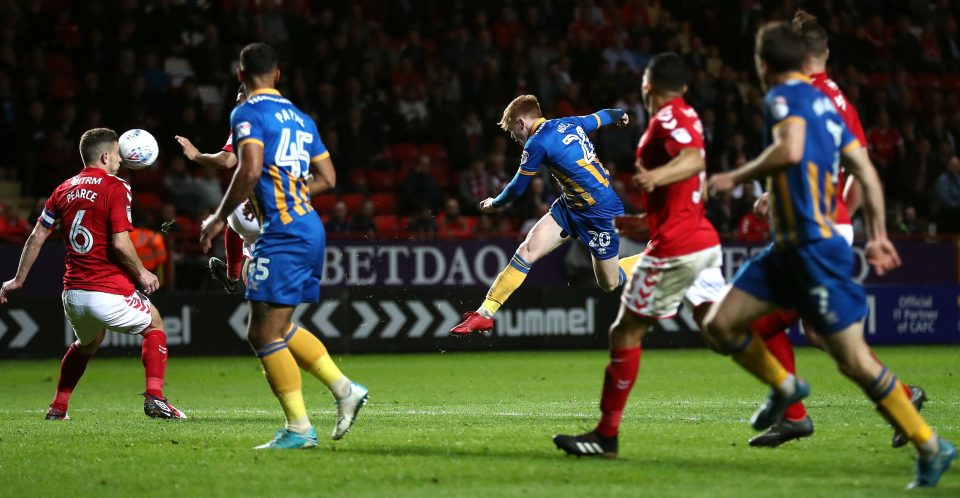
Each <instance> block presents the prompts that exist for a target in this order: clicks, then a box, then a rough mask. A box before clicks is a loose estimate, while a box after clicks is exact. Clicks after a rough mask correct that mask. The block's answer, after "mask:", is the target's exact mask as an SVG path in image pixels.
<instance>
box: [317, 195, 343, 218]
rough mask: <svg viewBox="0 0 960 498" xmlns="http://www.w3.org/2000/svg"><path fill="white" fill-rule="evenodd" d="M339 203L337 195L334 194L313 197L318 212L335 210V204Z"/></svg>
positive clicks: (325, 212)
mask: <svg viewBox="0 0 960 498" xmlns="http://www.w3.org/2000/svg"><path fill="white" fill-rule="evenodd" d="M336 203H337V196H336V195H334V194H322V195H318V196H315V197H314V198H313V199H312V202H311V204H313V209H315V210H316V211H317V213H319V214H321V215H324V214H327V213H329V212H331V211H333V205H334V204H336Z"/></svg>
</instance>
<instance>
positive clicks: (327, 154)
mask: <svg viewBox="0 0 960 498" xmlns="http://www.w3.org/2000/svg"><path fill="white" fill-rule="evenodd" d="M328 157H330V151H329V150H328V151H326V152H324V153H323V154H317V155H315V156H313V157H311V158H310V162H312V163H315V162H317V161H319V160H321V159H326V158H328Z"/></svg>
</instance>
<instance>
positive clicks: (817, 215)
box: [807, 161, 833, 239]
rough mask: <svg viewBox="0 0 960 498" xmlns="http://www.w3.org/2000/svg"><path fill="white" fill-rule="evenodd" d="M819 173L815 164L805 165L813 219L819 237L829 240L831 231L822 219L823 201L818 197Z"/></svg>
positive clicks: (831, 234) (821, 197)
mask: <svg viewBox="0 0 960 498" xmlns="http://www.w3.org/2000/svg"><path fill="white" fill-rule="evenodd" d="M819 172H820V168H818V167H817V165H816V164H814V163H813V162H812V161H811V162H808V163H807V185H808V186H809V187H810V202H811V204H812V207H813V219H814V220H816V221H817V226H818V227H820V236H821V237H823V238H825V239H829V238H830V237H832V236H833V230H831V229H830V225H828V224H827V221H826V220H825V219H824V216H823V209H822V208H821V205H822V203H823V201H824V199H823V196H821V195H820V175H818V174H817V173H819ZM828 214H829V211H828Z"/></svg>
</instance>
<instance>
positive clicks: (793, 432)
mask: <svg viewBox="0 0 960 498" xmlns="http://www.w3.org/2000/svg"><path fill="white" fill-rule="evenodd" d="M791 27H792V28H793V30H794V32H796V33H797V34H798V35H800V38H801V39H803V42H804V45H805V47H806V49H807V58H806V61H805V62H804V64H803V70H804V73H806V74H807V75H808V76H809V77H810V80H811V81H810V84H811V85H813V87H814V88H816V89H818V90H820V91H821V92H823V93H824V94H826V96H827V97H829V98H830V100H831V101H832V102H833V104H834V106H835V107H836V108H837V112H838V113H839V114H840V117H841V118H843V122H844V123H845V124H846V125H847V128H848V129H849V130H850V132H851V133H852V134H853V136H854V138H856V139H857V141H858V142H859V143H860V144H861V145H862V146H864V147H865V146H866V144H867V139H866V137H865V136H864V134H863V126H862V125H861V124H860V115H859V114H858V113H857V110H856V109H855V108H854V107H853V106H852V105H850V102H849V101H848V100H847V98H846V96H844V94H843V92H841V91H840V87H839V86H837V84H836V83H834V82H833V80H831V79H830V77H829V76H827V72H826V71H827V59H828V58H829V57H830V50H829V48H828V46H827V31H826V30H825V29H823V27H822V26H820V24H819V23H817V18H816V17H813V16H812V15H810V14H808V13H807V12H805V11H803V10H799V11H797V13H796V15H795V16H794V18H793V22H792V23H791ZM844 180H845V176H844V174H843V169H842V168H841V169H840V170H839V171H838V172H837V178H836V182H835V183H836V187H835V189H836V192H838V193H839V192H843V195H838V196H837V198H836V208H835V209H834V210H833V212H832V214H833V222H834V228H835V229H836V231H837V233H838V234H840V236H841V237H843V239H844V240H845V241H846V242H847V244H848V245H853V225H852V224H851V221H850V216H851V215H852V213H853V212H855V211H856V209H857V207H858V205H859V199H858V196H857V192H858V190H859V189H858V188H857V185H856V181H855V179H852V178H851V179H849V180H848V181H847V182H846V185H844ZM768 195H769V194H766V193H765V194H763V196H762V197H761V198H760V200H758V201H757V209H756V211H757V215H758V216H761V217H766V216H767V215H768V210H767V206H768ZM851 201H852V202H851ZM848 203H849V204H850V205H849V206H848ZM798 320H799V316H798V315H797V312H796V311H792V310H790V311H787V310H777V311H775V312H773V313H771V314H769V315H767V316H764V317H762V318H760V319H759V320H757V321H755V322H753V325H752V327H751V328H752V329H753V330H754V331H755V332H756V333H757V334H760V337H761V338H762V339H763V341H764V343H765V344H766V346H767V349H769V350H770V353H771V354H773V356H774V357H776V358H777V361H779V362H780V363H781V364H782V365H783V368H785V369H787V371H788V372H790V373H791V374H794V375H796V373H797V369H796V361H795V359H794V354H793V346H792V345H791V344H790V339H789V337H787V333H786V329H788V328H790V326H792V325H793V324H794V323H796V322H797V321H798ZM815 345H816V346H818V347H821V348H822V345H820V344H816V343H815ZM903 389H904V390H905V392H906V393H907V396H909V397H910V401H911V402H912V403H913V405H914V406H916V407H917V410H920V409H921V408H923V403H924V401H926V400H927V394H926V392H925V391H924V390H923V389H922V388H920V387H917V386H907V385H906V384H904V385H903ZM812 434H813V421H812V420H811V419H810V416H809V415H808V414H807V409H806V407H805V406H804V405H803V402H802V401H797V402H796V403H794V404H792V405H790V406H788V407H787V410H786V411H785V412H784V414H783V418H782V419H780V420H779V421H777V423H775V424H773V425H772V426H771V427H770V428H769V429H767V430H766V431H765V432H764V433H763V434H760V435H758V436H756V437H754V438H753V439H751V440H750V446H759V447H776V446H779V445H781V444H783V443H786V442H788V441H792V440H794V439H799V438H802V437H808V436H811V435H812ZM907 442H908V440H907V438H906V436H904V434H903V433H902V432H900V431H898V430H894V434H893V440H892V442H891V445H892V446H893V447H894V448H899V447H901V446H904V445H906V444H907Z"/></svg>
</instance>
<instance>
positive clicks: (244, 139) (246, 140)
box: [237, 137, 264, 150]
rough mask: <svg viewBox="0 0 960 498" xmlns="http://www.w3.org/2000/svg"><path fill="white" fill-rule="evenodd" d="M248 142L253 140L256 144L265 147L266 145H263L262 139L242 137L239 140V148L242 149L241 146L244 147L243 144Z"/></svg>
mask: <svg viewBox="0 0 960 498" xmlns="http://www.w3.org/2000/svg"><path fill="white" fill-rule="evenodd" d="M247 142H253V143H256V144H260V147H263V146H264V145H263V142H262V141H260V139H258V138H252V137H250V138H241V139H240V141H239V142H237V150H240V147H243V145H244V144H246V143H247Z"/></svg>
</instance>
